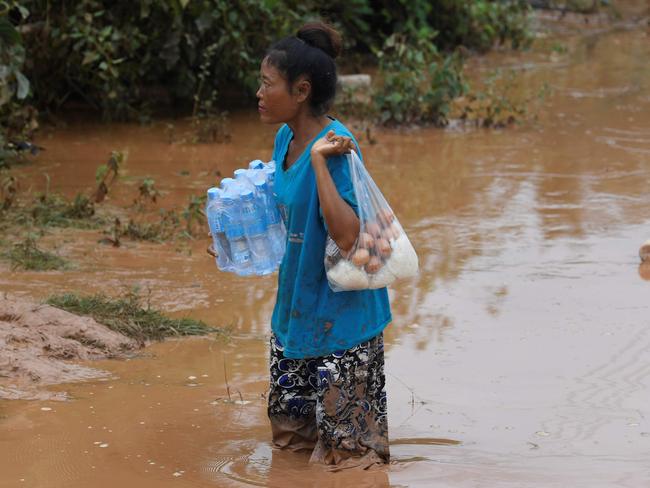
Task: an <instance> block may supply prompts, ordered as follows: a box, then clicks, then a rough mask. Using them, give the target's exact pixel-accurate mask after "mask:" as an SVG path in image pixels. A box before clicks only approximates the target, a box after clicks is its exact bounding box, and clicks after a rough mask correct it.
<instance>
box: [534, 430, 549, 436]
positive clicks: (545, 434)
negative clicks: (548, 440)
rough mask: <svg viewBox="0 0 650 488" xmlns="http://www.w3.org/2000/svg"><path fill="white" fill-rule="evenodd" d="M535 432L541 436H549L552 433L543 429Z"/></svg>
mask: <svg viewBox="0 0 650 488" xmlns="http://www.w3.org/2000/svg"><path fill="white" fill-rule="evenodd" d="M535 434H537V435H538V436H540V437H548V436H549V435H551V434H549V433H548V432H544V431H543V430H538V431H537V432H535Z"/></svg>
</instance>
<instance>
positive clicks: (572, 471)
mask: <svg viewBox="0 0 650 488" xmlns="http://www.w3.org/2000/svg"><path fill="white" fill-rule="evenodd" d="M565 42H566V43H567V45H568V46H569V47H570V49H569V54H567V55H566V58H565V59H563V60H561V61H559V62H553V61H549V59H548V53H543V52H542V53H540V52H532V53H523V54H522V53H515V54H509V55H506V54H502V53H497V54H492V55H490V56H488V57H487V58H485V59H481V60H477V61H476V64H477V67H476V69H477V70H478V71H481V70H485V69H488V68H487V66H490V67H491V66H492V65H495V64H497V63H501V64H506V65H510V66H514V67H517V68H519V69H520V70H521V73H522V77H523V79H524V81H525V84H526V85H527V86H530V87H531V90H534V89H535V87H537V86H539V83H541V82H544V81H545V82H547V83H549V84H550V85H551V86H552V88H553V95H552V96H550V97H549V98H548V99H547V100H546V101H545V102H544V103H545V105H544V111H543V113H542V114H541V115H540V118H539V120H538V121H537V122H535V123H533V124H531V125H528V126H523V127H519V128H513V129H510V130H506V131H493V130H476V131H467V132H464V131H459V130H449V131H440V130H434V129H418V130H411V131H388V130H386V131H380V132H379V133H378V134H377V135H376V137H377V139H378V141H379V143H378V144H377V145H374V146H367V147H364V148H363V149H364V156H365V158H366V160H367V164H368V166H369V169H370V171H371V172H372V174H373V176H374V177H375V179H376V181H377V183H378V185H379V186H380V187H381V188H382V190H383V191H384V193H385V196H386V198H387V200H388V201H389V202H391V205H392V206H393V208H394V210H395V211H396V213H397V215H398V217H399V218H400V221H401V223H402V225H403V226H404V227H405V229H406V230H407V232H409V235H410V237H411V239H412V241H413V244H414V246H415V247H416V249H417V251H418V253H419V256H420V263H421V273H420V275H419V276H418V277H417V278H414V279H413V280H411V281H409V282H405V283H401V284H399V285H398V286H396V287H395V288H394V289H391V290H390V297H391V302H392V308H393V314H394V317H395V321H394V323H393V325H392V326H391V327H389V329H388V330H387V333H386V344H387V372H388V391H389V404H390V406H389V412H390V419H389V424H390V434H391V437H392V439H393V441H392V443H391V450H392V454H393V457H394V459H395V460H396V464H394V465H391V466H390V467H389V468H388V469H387V470H379V471H377V472H372V473H362V474H359V473H348V474H341V473H337V474H336V475H333V474H331V473H325V472H322V471H319V470H318V469H317V468H313V467H309V466H308V465H307V460H308V457H307V456H306V455H305V456H302V455H296V454H293V453H284V452H276V451H273V450H272V449H271V448H270V444H269V432H268V427H267V420H266V413H265V406H264V405H265V401H264V394H265V391H266V382H267V375H268V372H267V369H266V360H267V353H266V350H265V345H266V342H265V341H264V340H263V339H262V338H263V336H264V335H265V334H267V333H268V328H269V325H268V322H269V317H270V314H271V310H272V307H273V301H274V298H275V278H274V277H266V278H260V279H254V280H251V279H242V278H237V277H235V276H232V275H229V274H223V273H217V272H216V271H215V269H214V268H213V267H212V266H211V264H210V263H209V261H208V258H207V257H205V252H204V247H205V243H204V242H190V243H189V244H188V246H187V248H186V249H185V251H184V252H177V251H175V250H174V249H173V246H165V245H149V244H135V243H129V242H126V243H125V246H124V247H123V248H119V249H113V248H107V247H102V246H97V245H96V241H97V233H96V232H95V231H88V232H86V231H83V232H80V233H79V234H78V235H75V238H74V240H70V239H69V237H64V236H65V235H66V234H65V233H62V232H54V233H53V234H51V235H49V236H47V237H45V238H44V240H43V242H44V245H57V246H58V247H59V248H60V252H61V253H62V254H63V255H65V256H67V257H69V258H70V259H71V260H72V261H74V262H76V263H77V268H76V269H73V270H70V271H66V272H48V273H33V272H31V273H30V272H11V271H9V270H8V269H7V268H6V267H5V268H2V273H1V274H0V286H1V287H2V289H3V290H9V291H14V292H20V293H28V294H31V295H33V296H36V297H43V296H46V295H47V294H48V293H49V292H50V291H51V290H52V289H58V290H101V291H105V292H111V291H112V290H115V289H119V288H120V287H123V286H130V285H133V284H138V285H140V286H142V287H143V288H145V289H147V288H149V289H151V293H152V295H151V296H152V303H153V304H154V305H156V306H159V307H161V308H163V309H167V310H173V311H175V313H176V314H178V315H183V314H188V313H191V314H192V316H194V317H197V318H201V319H204V320H206V321H207V322H209V323H211V324H215V325H231V326H232V327H233V335H234V336H233V339H232V341H231V342H229V343H221V342H215V341H213V340H196V341H179V342H173V341H172V342H169V343H166V344H160V345H156V346H153V347H152V348H151V349H150V350H148V352H149V353H150V354H151V356H150V357H146V358H140V359H135V360H132V361H129V362H109V363H102V364H101V367H102V368H105V369H108V370H110V371H112V372H113V373H114V374H115V378H114V379H113V380H111V381H109V382H95V383H90V384H85V385H73V386H66V387H65V388H66V390H68V391H70V392H71V394H72V395H73V397H74V398H75V400H74V401H72V402H70V403H64V404H57V405H53V406H51V407H50V405H51V404H47V405H42V404H40V403H37V402H34V403H21V402H15V403H11V404H9V403H0V414H1V415H4V416H5V417H3V418H1V419H0V426H2V429H3V435H2V436H1V437H0V453H1V454H2V455H0V473H3V474H1V475H0V485H1V486H47V487H58V486H65V487H66V488H68V487H82V486H90V484H91V483H92V485H93V486H103V485H101V483H102V482H103V481H101V480H109V479H110V480H111V484H109V483H108V481H106V486H115V484H118V483H123V484H124V485H125V486H136V485H137V486H142V487H145V488H146V487H149V486H152V487H153V486H156V487H160V486H167V485H169V486H172V483H173V486H247V485H253V486H273V485H276V484H277V485H278V486H279V485H280V484H282V481H284V483H285V484H284V485H283V486H292V483H293V485H294V486H347V485H350V484H354V485H355V486H364V484H365V485H366V486H389V485H390V484H392V486H432V483H438V484H440V485H441V486H448V485H453V486H476V483H477V482H478V481H479V480H480V482H481V483H483V484H484V485H485V486H488V485H489V486H499V485H503V484H511V485H514V486H542V485H543V486H553V485H554V486H589V487H592V486H613V485H617V486H630V487H638V486H645V485H647V483H648V482H650V470H648V468H647V459H648V456H649V455H650V423H649V422H650V421H649V420H648V419H650V410H649V407H648V402H647V391H648V388H650V367H649V366H648V365H650V356H649V355H650V336H649V335H648V332H647V325H648V321H647V317H648V307H649V306H648V299H647V297H648V292H649V291H650V288H649V285H650V283H649V282H648V281H650V270H649V269H648V266H645V265H641V266H639V264H638V257H637V251H638V248H639V245H641V243H643V242H644V241H645V240H646V239H648V238H649V237H650V214H649V212H648V209H649V208H650V193H649V192H648V187H649V186H650V159H649V158H650V64H648V63H647V60H648V59H650V42H649V38H648V32H647V30H646V29H644V28H628V29H623V30H617V31H613V32H607V33H605V32H603V31H602V29H601V32H600V33H598V34H594V35H588V36H581V37H567V38H566V39H565ZM232 125H233V128H234V130H233V142H232V144H226V145H205V146H202V145H198V146H188V145H183V144H174V145H168V144H167V143H166V138H165V135H164V131H163V129H162V128H163V127H164V123H162V122H161V123H157V124H154V125H153V126H152V127H139V126H123V125H114V126H113V125H112V126H108V127H107V126H103V125H97V126H94V125H88V124H84V125H83V126H81V125H78V124H71V125H70V126H69V127H68V128H62V129H56V130H54V131H52V134H51V138H45V139H44V140H43V141H39V143H42V145H44V146H46V147H47V149H48V150H47V152H45V153H43V154H42V156H40V159H39V162H38V164H33V165H28V166H25V167H23V168H20V169H19V170H18V173H19V174H20V175H21V177H22V178H23V179H24V180H25V181H28V182H30V184H31V185H33V187H34V189H35V190H36V189H40V188H41V185H43V184H44V182H43V179H42V176H41V174H42V172H47V173H48V175H49V176H50V178H51V179H52V184H53V187H54V188H56V189H61V190H62V191H64V192H67V193H68V194H74V193H75V192H76V191H77V190H78V189H79V185H81V186H84V185H87V186H90V185H91V184H92V182H93V181H94V169H95V166H96V165H95V164H94V162H96V164H99V163H101V162H103V161H102V159H103V158H104V156H105V155H106V154H108V152H109V151H110V150H113V149H123V150H126V151H127V152H128V155H129V158H128V162H127V166H126V169H125V170H126V173H125V178H124V179H123V180H122V181H121V182H119V183H118V184H117V185H116V186H115V187H114V188H115V190H114V191H113V190H111V201H110V204H113V205H128V204H130V203H131V201H132V199H133V197H134V195H135V193H136V192H137V183H138V182H139V180H140V179H141V178H143V177H145V176H151V177H154V178H155V180H156V186H157V187H159V188H160V189H161V190H162V192H163V196H162V198H161V204H162V205H164V206H167V207H170V206H175V205H181V204H182V203H183V202H185V201H186V199H187V197H188V195H191V194H196V193H199V192H202V191H204V189H205V188H207V187H208V186H210V185H211V184H213V183H214V182H216V181H217V179H218V176H217V173H220V174H224V175H225V174H227V173H230V172H232V170H233V169H235V168H236V167H240V166H242V165H243V164H244V163H246V162H247V161H248V160H250V159H254V158H257V157H260V156H262V157H265V155H266V157H268V156H269V155H270V153H271V147H270V144H271V141H272V140H273V128H268V127H264V126H261V125H260V124H259V123H258V122H257V120H256V118H255V117H254V116H253V115H249V114H238V115H236V116H235V118H234V120H233V124H232ZM178 130H179V131H182V130H183V127H182V124H179V127H178ZM90 162H93V164H91V163H90ZM72 175H74V176H75V177H74V178H72V177H71V176H72ZM84 182H85V183H84ZM2 266H6V265H2ZM224 367H225V368H226V369H227V375H228V382H229V388H230V389H231V392H232V394H233V395H237V396H236V398H239V392H240V393H241V395H242V398H243V399H244V400H246V402H250V403H245V404H242V405H237V404H235V403H233V402H226V401H224V398H227V397H226V387H225V382H224V379H223V378H224ZM203 375H206V376H203ZM188 376H196V377H197V378H199V380H197V382H196V385H197V386H192V387H190V386H188V381H187V377H188ZM217 398H218V399H219V401H215V399H217ZM43 406H47V407H50V408H52V410H51V411H41V410H40V408H41V407H43ZM96 442H100V444H103V443H106V444H108V446H107V447H106V448H100V447H98V446H99V445H100V444H95V443H96ZM151 463H154V464H151ZM20 479H25V480H26V481H25V482H20V481H19V480H20ZM97 480H100V481H97ZM25 483H27V484H25ZM29 483H31V484H29ZM287 483H288V484H287ZM309 483H312V484H311V485H310V484H309Z"/></svg>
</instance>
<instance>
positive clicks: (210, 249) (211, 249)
mask: <svg viewBox="0 0 650 488" xmlns="http://www.w3.org/2000/svg"><path fill="white" fill-rule="evenodd" d="M208 237H209V238H210V239H212V234H211V233H210V232H208ZM206 251H207V253H208V254H209V255H210V256H212V257H213V258H218V257H219V255H218V254H217V251H216V250H215V249H214V244H213V243H210V245H209V246H208V248H207V249H206Z"/></svg>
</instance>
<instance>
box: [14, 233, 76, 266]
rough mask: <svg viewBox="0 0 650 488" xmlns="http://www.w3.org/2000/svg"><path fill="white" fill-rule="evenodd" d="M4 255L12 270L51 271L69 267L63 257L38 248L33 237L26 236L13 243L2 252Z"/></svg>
mask: <svg viewBox="0 0 650 488" xmlns="http://www.w3.org/2000/svg"><path fill="white" fill-rule="evenodd" d="M4 257H5V258H6V259H8V260H9V261H10V262H11V269H13V270H16V269H24V270H27V271H51V270H55V269H64V268H67V267H69V263H68V261H66V260H65V259H63V258H61V257H59V256H57V255H56V254H52V253H50V252H47V251H43V250H42V249H39V247H38V245H37V244H36V240H35V239H34V238H33V237H27V238H26V239H25V240H24V241H22V242H19V243H17V244H14V246H13V247H12V248H11V249H10V250H9V251H7V252H5V253H4Z"/></svg>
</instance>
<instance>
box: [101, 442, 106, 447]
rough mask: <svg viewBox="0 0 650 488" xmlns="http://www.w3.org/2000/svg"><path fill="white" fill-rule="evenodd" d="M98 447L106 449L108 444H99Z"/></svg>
mask: <svg viewBox="0 0 650 488" xmlns="http://www.w3.org/2000/svg"><path fill="white" fill-rule="evenodd" d="M99 447H108V444H107V443H105V442H104V443H102V444H100V445H99Z"/></svg>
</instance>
